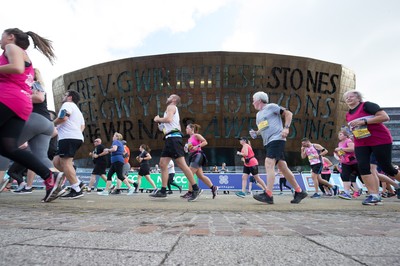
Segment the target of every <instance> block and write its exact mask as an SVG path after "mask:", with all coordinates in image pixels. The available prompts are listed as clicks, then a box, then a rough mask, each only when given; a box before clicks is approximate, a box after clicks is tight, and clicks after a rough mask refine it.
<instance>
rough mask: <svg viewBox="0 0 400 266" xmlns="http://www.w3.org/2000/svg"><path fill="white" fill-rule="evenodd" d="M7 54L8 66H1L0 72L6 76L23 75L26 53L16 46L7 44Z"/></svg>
mask: <svg viewBox="0 0 400 266" xmlns="http://www.w3.org/2000/svg"><path fill="white" fill-rule="evenodd" d="M4 51H5V54H6V56H7V58H8V64H6V65H2V66H0V72H1V73H6V74H22V73H24V71H25V62H24V54H23V53H24V51H23V50H22V49H21V48H20V47H18V46H17V45H15V44H12V43H10V44H7V45H6V47H5V49H4Z"/></svg>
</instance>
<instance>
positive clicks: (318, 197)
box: [311, 193, 321, 199]
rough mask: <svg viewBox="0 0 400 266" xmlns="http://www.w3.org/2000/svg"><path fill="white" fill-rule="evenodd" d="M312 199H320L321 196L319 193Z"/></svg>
mask: <svg viewBox="0 0 400 266" xmlns="http://www.w3.org/2000/svg"><path fill="white" fill-rule="evenodd" d="M311 198H312V199H320V198H321V195H320V194H318V193H314V195H312V196H311Z"/></svg>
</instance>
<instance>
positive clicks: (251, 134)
mask: <svg viewBox="0 0 400 266" xmlns="http://www.w3.org/2000/svg"><path fill="white" fill-rule="evenodd" d="M249 134H250V137H251V138H252V139H256V138H257V131H254V130H253V129H251V130H250V131H249Z"/></svg>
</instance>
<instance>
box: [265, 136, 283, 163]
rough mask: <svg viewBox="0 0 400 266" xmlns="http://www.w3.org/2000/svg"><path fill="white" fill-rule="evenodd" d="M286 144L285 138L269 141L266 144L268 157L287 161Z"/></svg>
mask: <svg viewBox="0 0 400 266" xmlns="http://www.w3.org/2000/svg"><path fill="white" fill-rule="evenodd" d="M285 145H286V141H284V140H274V141H271V142H270V143H268V144H267V145H266V146H265V150H266V152H267V154H266V157H267V158H270V159H275V160H276V162H278V161H286V160H285Z"/></svg>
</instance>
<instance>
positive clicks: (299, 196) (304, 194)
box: [290, 191, 308, 204]
mask: <svg viewBox="0 0 400 266" xmlns="http://www.w3.org/2000/svg"><path fill="white" fill-rule="evenodd" d="M307 196H308V194H307V192H305V191H301V192H296V191H295V192H294V197H293V199H292V200H291V201H290V203H295V204H297V203H300V201H302V200H303V199H305V198H306V197H307Z"/></svg>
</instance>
